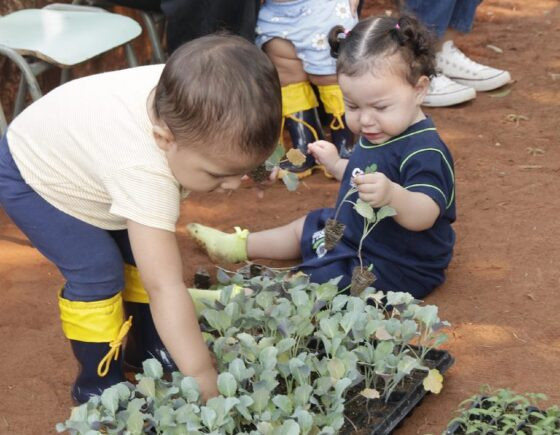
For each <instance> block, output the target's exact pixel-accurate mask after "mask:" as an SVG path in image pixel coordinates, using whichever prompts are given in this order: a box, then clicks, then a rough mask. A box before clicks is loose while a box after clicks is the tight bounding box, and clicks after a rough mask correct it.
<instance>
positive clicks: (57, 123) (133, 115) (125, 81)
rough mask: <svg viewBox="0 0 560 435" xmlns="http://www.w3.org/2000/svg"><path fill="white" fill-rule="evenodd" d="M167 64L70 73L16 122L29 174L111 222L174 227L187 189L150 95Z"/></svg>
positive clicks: (16, 151) (64, 205)
mask: <svg viewBox="0 0 560 435" xmlns="http://www.w3.org/2000/svg"><path fill="white" fill-rule="evenodd" d="M162 70H163V65H151V66H143V67H138V68H130V69H125V70H121V71H113V72H108V73H104V74H97V75H92V76H88V77H84V78H80V79H77V80H73V81H70V82H68V83H66V84H64V85H62V86H59V87H58V88H56V89H54V90H53V91H51V92H50V93H48V94H47V95H45V96H44V97H42V98H41V99H40V100H38V101H36V102H35V103H33V104H31V105H30V106H29V107H28V108H27V109H26V110H24V111H23V112H22V113H21V114H20V115H19V116H18V117H16V119H15V120H14V121H13V122H12V123H11V124H10V126H9V129H8V133H7V137H8V144H9V147H10V151H11V153H12V156H13V158H14V161H15V162H16V164H17V166H18V168H19V170H20V172H21V175H22V177H23V179H24V180H25V181H26V182H27V183H28V184H29V185H30V186H31V187H32V188H33V189H34V190H35V191H36V192H37V193H38V194H39V195H40V196H41V197H42V198H44V199H45V200H46V201H47V202H49V203H50V204H51V205H53V206H54V207H56V208H57V209H59V210H61V211H63V212H65V213H67V214H69V215H71V216H73V217H75V218H77V219H80V220H82V221H84V222H87V223H89V224H91V225H94V226H96V227H99V228H103V229H107V230H117V229H124V228H126V221H127V220H129V219H130V220H133V221H135V222H138V223H140V224H143V225H146V226H150V227H154V228H159V229H164V230H168V231H175V224H176V221H177V219H178V217H179V202H180V199H181V190H180V186H179V183H178V182H177V180H176V179H175V178H174V177H173V175H172V173H171V170H170V169H169V166H168V164H167V159H166V157H165V154H164V153H163V151H162V150H161V149H160V148H159V147H158V146H157V144H156V142H155V140H154V138H153V135H152V124H151V122H150V119H149V117H148V112H147V104H146V103H147V99H148V95H149V93H150V91H151V90H152V89H153V88H154V87H155V86H156V84H157V82H158V80H159V77H160V75H161V72H162Z"/></svg>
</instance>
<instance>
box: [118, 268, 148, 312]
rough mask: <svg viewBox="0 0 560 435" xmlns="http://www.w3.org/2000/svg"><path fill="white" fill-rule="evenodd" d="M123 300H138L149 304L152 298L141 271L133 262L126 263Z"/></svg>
mask: <svg viewBox="0 0 560 435" xmlns="http://www.w3.org/2000/svg"><path fill="white" fill-rule="evenodd" d="M123 300H125V301H126V302H138V303H140V304H149V303H150V298H149V296H148V292H146V289H145V288H144V284H142V279H141V278H140V271H139V270H138V268H137V267H136V266H133V265H132V264H125V265H124V290H123Z"/></svg>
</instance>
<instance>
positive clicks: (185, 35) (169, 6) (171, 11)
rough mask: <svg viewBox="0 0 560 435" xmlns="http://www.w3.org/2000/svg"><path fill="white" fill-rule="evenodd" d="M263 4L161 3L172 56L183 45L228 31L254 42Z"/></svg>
mask: <svg viewBox="0 0 560 435" xmlns="http://www.w3.org/2000/svg"><path fill="white" fill-rule="evenodd" d="M259 7H260V0H235V1H232V0H208V1H200V0H161V9H162V10H163V12H164V14H165V16H166V18H167V48H168V51H169V53H170V54H171V53H172V52H173V51H174V50H175V49H176V48H177V47H179V46H180V45H181V44H183V43H185V42H187V41H190V40H192V39H195V38H199V37H201V36H204V35H208V34H210V33H214V32H217V31H223V30H226V31H228V32H231V33H234V34H236V35H240V36H243V37H244V38H246V39H248V40H249V41H251V42H253V41H254V40H255V24H256V22H257V16H258V11H259Z"/></svg>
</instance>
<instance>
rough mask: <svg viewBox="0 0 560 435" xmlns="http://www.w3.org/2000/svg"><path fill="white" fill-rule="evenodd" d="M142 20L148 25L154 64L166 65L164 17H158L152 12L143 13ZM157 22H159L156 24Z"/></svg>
mask: <svg viewBox="0 0 560 435" xmlns="http://www.w3.org/2000/svg"><path fill="white" fill-rule="evenodd" d="M141 15H142V19H143V20H144V24H145V25H146V30H147V31H148V37H149V38H150V42H151V44H152V51H153V53H152V62H154V63H165V61H166V58H167V56H166V55H165V53H164V52H163V48H162V46H161V38H162V33H163V28H162V27H163V26H164V24H163V23H162V21H164V20H165V18H163V15H161V17H159V16H157V15H156V13H152V12H141ZM156 20H157V21H158V22H159V23H158V24H156Z"/></svg>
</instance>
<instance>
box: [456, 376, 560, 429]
mask: <svg viewBox="0 0 560 435" xmlns="http://www.w3.org/2000/svg"><path fill="white" fill-rule="evenodd" d="M546 399H547V398H546V396H545V395H544V394H532V393H527V394H517V393H515V392H513V391H511V390H508V389H498V390H495V391H491V390H490V388H489V387H488V386H484V387H482V389H481V393H480V394H476V395H474V396H472V397H470V398H469V399H467V400H465V401H463V402H462V403H461V404H460V405H459V410H458V413H459V414H460V415H459V416H458V417H456V418H454V419H453V420H451V421H450V422H449V425H448V428H447V432H446V433H447V434H457V435H459V434H533V435H550V434H558V433H560V408H559V407H558V406H552V407H550V408H548V409H546V410H544V411H543V410H540V409H539V408H537V405H538V403H539V402H541V401H543V400H546Z"/></svg>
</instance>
